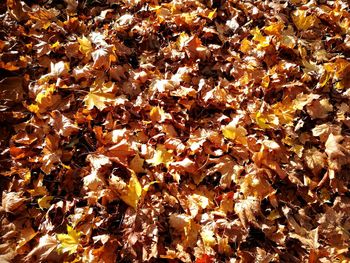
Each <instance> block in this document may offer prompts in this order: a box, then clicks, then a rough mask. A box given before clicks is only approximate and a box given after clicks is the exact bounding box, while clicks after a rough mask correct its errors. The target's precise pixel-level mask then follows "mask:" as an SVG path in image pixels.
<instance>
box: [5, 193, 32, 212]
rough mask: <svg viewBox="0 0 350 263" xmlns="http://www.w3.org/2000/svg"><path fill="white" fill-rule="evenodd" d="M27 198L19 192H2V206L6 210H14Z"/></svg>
mask: <svg viewBox="0 0 350 263" xmlns="http://www.w3.org/2000/svg"><path fill="white" fill-rule="evenodd" d="M25 200H26V199H25V198H24V197H22V194H21V193H18V192H6V191H4V192H2V202H1V203H2V207H3V208H4V210H5V211H6V212H14V211H15V210H16V209H18V208H19V207H20V206H22V204H23V203H24V202H25Z"/></svg>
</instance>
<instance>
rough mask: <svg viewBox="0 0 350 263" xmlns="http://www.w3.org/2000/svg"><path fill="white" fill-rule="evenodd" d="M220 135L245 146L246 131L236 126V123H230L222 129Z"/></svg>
mask: <svg viewBox="0 0 350 263" xmlns="http://www.w3.org/2000/svg"><path fill="white" fill-rule="evenodd" d="M221 130H222V133H223V134H224V136H225V137H226V138H228V139H231V140H233V141H235V142H237V143H240V144H243V145H247V138H246V136H247V134H248V132H247V130H246V129H245V128H244V127H242V126H237V125H236V122H230V123H229V124H227V125H226V126H224V127H223V128H222V129H221Z"/></svg>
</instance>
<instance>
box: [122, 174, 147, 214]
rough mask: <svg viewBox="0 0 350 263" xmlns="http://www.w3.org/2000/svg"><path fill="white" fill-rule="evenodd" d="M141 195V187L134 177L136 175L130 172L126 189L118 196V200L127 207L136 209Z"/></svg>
mask: <svg viewBox="0 0 350 263" xmlns="http://www.w3.org/2000/svg"><path fill="white" fill-rule="evenodd" d="M141 195H142V186H141V184H140V182H139V180H138V178H137V176H136V174H135V173H134V172H133V171H131V178H130V181H129V184H128V185H127V187H126V189H124V190H123V192H122V193H121V195H120V198H121V199H122V200H123V201H124V202H125V203H126V204H128V205H130V206H131V207H133V208H134V209H136V208H137V205H138V202H139V200H140V198H141Z"/></svg>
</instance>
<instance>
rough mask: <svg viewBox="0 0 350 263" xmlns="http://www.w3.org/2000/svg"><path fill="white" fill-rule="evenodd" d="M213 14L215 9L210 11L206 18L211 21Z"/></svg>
mask: <svg viewBox="0 0 350 263" xmlns="http://www.w3.org/2000/svg"><path fill="white" fill-rule="evenodd" d="M215 14H216V8H215V9H214V10H213V11H211V12H210V13H209V14H208V16H207V17H208V18H209V19H210V20H212V19H213V18H214V16H215Z"/></svg>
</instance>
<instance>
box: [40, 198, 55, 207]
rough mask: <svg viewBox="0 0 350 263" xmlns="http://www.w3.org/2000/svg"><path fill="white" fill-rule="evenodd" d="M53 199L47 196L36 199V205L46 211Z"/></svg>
mask: <svg viewBox="0 0 350 263" xmlns="http://www.w3.org/2000/svg"><path fill="white" fill-rule="evenodd" d="M52 199H53V196H48V195H45V196H43V197H42V198H39V199H38V205H39V207H40V208H41V209H48V208H50V206H51V204H50V202H51V200H52Z"/></svg>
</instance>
